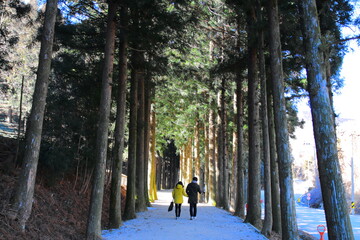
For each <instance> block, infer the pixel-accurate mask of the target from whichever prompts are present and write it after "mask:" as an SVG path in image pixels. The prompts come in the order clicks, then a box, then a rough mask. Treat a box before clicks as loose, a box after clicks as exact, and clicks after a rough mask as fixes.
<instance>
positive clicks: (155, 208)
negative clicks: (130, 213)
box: [103, 190, 267, 240]
mask: <svg viewBox="0 0 360 240" xmlns="http://www.w3.org/2000/svg"><path fill="white" fill-rule="evenodd" d="M158 198H159V200H157V201H156V202H155V203H154V204H152V207H150V208H148V211H146V212H142V213H137V218H136V219H133V220H129V221H125V222H124V224H123V225H122V226H121V227H120V229H113V230H106V231H103V237H104V239H106V240H116V239H119V240H120V239H122V240H123V239H141V240H157V239H159V240H160V239H161V240H163V239H166V240H182V239H184V240H185V239H186V240H188V239H197V240H219V239H221V240H234V239H236V240H245V239H247V240H249V239H251V240H266V239H267V238H265V237H264V236H263V235H261V234H260V233H259V231H258V230H256V229H255V228H254V227H253V226H251V225H250V224H246V223H243V221H242V219H240V218H238V217H235V216H232V215H231V214H230V213H228V212H226V211H224V210H221V209H218V208H216V207H213V206H210V205H206V204H198V211H197V212H198V213H197V219H195V220H190V214H189V204H188V203H187V198H186V197H184V201H185V202H184V204H183V206H182V208H181V210H182V211H181V217H180V218H179V219H178V220H176V219H175V213H174V210H173V211H171V212H168V211H167V208H168V206H169V203H170V202H171V199H172V197H171V190H162V191H159V192H158Z"/></svg>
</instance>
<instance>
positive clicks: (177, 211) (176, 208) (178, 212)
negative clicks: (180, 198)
mask: <svg viewBox="0 0 360 240" xmlns="http://www.w3.org/2000/svg"><path fill="white" fill-rule="evenodd" d="M180 213H181V203H180V204H177V203H175V216H176V217H180Z"/></svg>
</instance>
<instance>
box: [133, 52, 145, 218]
mask: <svg viewBox="0 0 360 240" xmlns="http://www.w3.org/2000/svg"><path fill="white" fill-rule="evenodd" d="M135 57H137V58H138V60H137V62H138V63H139V65H137V66H136V65H135V67H136V68H138V69H137V70H135V71H138V76H139V78H138V109H137V111H138V115H137V134H136V196H137V198H136V211H137V212H144V211H146V210H147V207H146V202H145V192H144V190H145V158H144V157H145V155H144V150H145V148H144V143H145V141H144V136H145V132H144V123H145V78H144V77H145V76H144V63H145V61H144V53H140V52H136V53H135Z"/></svg>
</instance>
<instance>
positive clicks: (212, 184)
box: [208, 109, 216, 204]
mask: <svg viewBox="0 0 360 240" xmlns="http://www.w3.org/2000/svg"><path fill="white" fill-rule="evenodd" d="M209 164H210V166H209V168H210V170H209V171H210V173H209V174H210V176H209V187H208V191H209V198H210V203H211V204H213V203H214V202H215V199H216V160H215V112H214V110H212V109H210V112H209Z"/></svg>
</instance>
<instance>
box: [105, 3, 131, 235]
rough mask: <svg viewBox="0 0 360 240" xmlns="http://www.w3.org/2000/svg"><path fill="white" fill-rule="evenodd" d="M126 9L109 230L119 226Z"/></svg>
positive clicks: (125, 75) (120, 50) (126, 44)
mask: <svg viewBox="0 0 360 240" xmlns="http://www.w3.org/2000/svg"><path fill="white" fill-rule="evenodd" d="M126 15H127V8H126V7H125V6H122V7H121V13H120V22H121V24H122V26H123V27H122V28H121V31H120V44H119V80H118V81H119V82H118V97H117V101H116V105H117V108H116V123H115V147H114V162H113V169H112V176H111V193H110V209H109V224H110V228H119V227H120V226H121V222H122V219H121V174H122V163H123V151H124V139H125V115H126V84H127V46H128V41H127V32H126V26H127V17H126Z"/></svg>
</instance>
